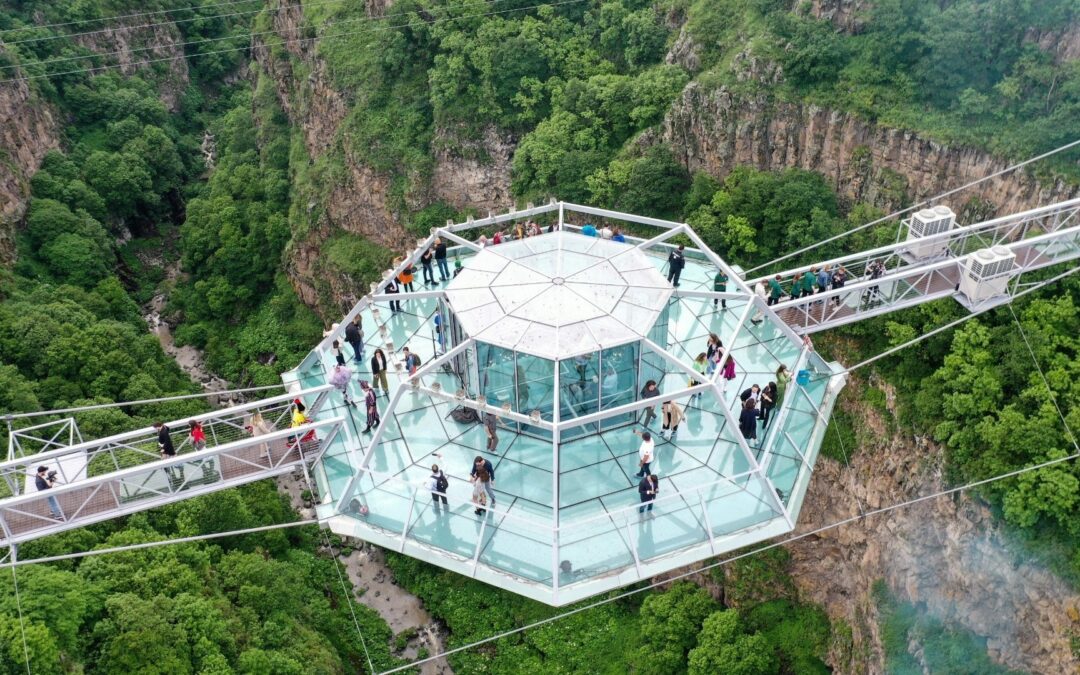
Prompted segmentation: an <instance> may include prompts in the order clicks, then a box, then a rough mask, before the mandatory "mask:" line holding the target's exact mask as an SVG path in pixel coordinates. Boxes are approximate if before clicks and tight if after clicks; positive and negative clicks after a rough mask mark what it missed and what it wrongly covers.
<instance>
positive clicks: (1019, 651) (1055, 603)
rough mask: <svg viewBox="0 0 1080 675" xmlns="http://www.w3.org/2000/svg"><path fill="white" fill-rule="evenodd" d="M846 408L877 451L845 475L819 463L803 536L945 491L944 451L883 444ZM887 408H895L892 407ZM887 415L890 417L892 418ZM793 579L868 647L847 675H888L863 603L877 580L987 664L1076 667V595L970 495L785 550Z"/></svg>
mask: <svg viewBox="0 0 1080 675" xmlns="http://www.w3.org/2000/svg"><path fill="white" fill-rule="evenodd" d="M861 386H863V385H861V384H860V383H859V382H852V383H851V384H849V386H848V389H846V390H845V393H844V395H843V396H842V398H841V401H842V405H844V406H845V407H848V408H849V409H850V410H852V412H853V413H854V414H855V415H856V417H857V419H858V420H859V422H860V424H864V425H867V426H868V428H869V429H871V430H872V431H873V433H872V434H868V436H869V437H872V438H877V439H880V440H879V441H878V442H877V443H876V444H875V445H874V446H873V447H863V448H860V449H859V451H858V452H857V453H855V454H854V456H853V457H852V460H851V464H850V465H849V466H847V467H842V466H841V465H839V464H838V463H836V462H832V461H829V460H824V459H823V460H819V462H818V463H817V465H816V467H815V472H814V478H813V480H812V482H811V484H810V489H809V491H808V492H807V497H806V501H805V503H804V504H803V509H802V513H801V514H800V517H799V527H798V532H808V531H812V530H815V529H817V528H819V527H821V526H823V525H826V524H829V523H833V522H836V521H839V520H842V519H845V518H850V517H852V516H855V515H858V514H859V513H860V511H870V510H874V509H878V508H882V507H886V506H890V505H893V504H898V503H900V502H903V501H907V500H910V499H914V498H916V497H920V496H923V495H929V494H933V493H936V492H938V491H940V490H942V489H945V488H946V487H948V486H947V485H946V484H945V481H944V479H943V476H942V470H941V469H942V452H943V450H942V448H940V447H938V446H937V445H935V444H934V443H932V442H929V441H927V440H926V439H918V438H912V437H911V436H910V435H906V434H900V433H898V434H895V435H893V434H890V432H889V431H888V429H887V426H886V424H885V420H884V419H883V418H882V416H881V414H880V413H879V412H877V411H875V410H872V409H864V408H863V407H862V406H855V405H854V404H852V403H850V402H851V401H856V400H857V399H858V389H859V388H860V387H861ZM890 402H891V396H890ZM891 412H892V411H890V414H891ZM789 550H790V552H791V571H792V573H793V575H794V577H795V581H796V584H797V585H798V586H799V588H800V591H801V592H802V593H803V594H804V596H805V597H806V598H807V599H809V600H811V601H813V602H816V603H819V604H821V605H823V606H824V607H825V608H826V610H827V611H828V612H829V614H830V615H831V616H833V617H840V618H843V619H845V620H846V621H847V622H848V623H849V625H851V626H852V630H853V633H854V641H855V643H856V644H862V645H864V646H867V647H870V649H866V650H863V652H864V654H865V657H864V658H859V659H856V660H855V661H856V662H855V663H852V664H851V665H850V666H849V669H848V670H847V671H846V672H850V673H851V674H852V675H855V674H856V673H859V674H861V673H884V672H885V670H884V661H883V655H882V653H881V649H880V639H879V636H878V635H877V630H878V626H877V624H876V608H875V607H874V603H873V600H872V599H871V595H870V591H871V587H872V585H873V584H874V582H875V581H876V580H878V579H883V580H884V581H885V583H886V584H887V585H888V586H889V588H890V589H891V590H892V591H893V592H894V593H896V594H897V595H898V596H899V597H900V598H902V599H904V600H907V601H909V602H912V603H915V604H917V605H920V606H921V607H923V608H925V610H926V611H928V612H930V613H931V614H933V615H934V616H937V617H938V618H941V619H943V620H945V621H950V622H956V623H958V624H960V625H963V626H964V627H966V628H968V629H969V630H971V631H973V632H975V633H976V634H978V635H980V636H982V637H984V638H986V641H987V651H988V653H989V655H990V657H991V658H993V659H994V660H996V661H999V662H1001V663H1002V664H1004V665H1006V666H1008V667H1010V668H1014V669H1022V670H1025V671H1029V672H1033V673H1047V674H1052V673H1075V672H1077V670H1078V669H1080V661H1078V660H1077V658H1076V656H1075V655H1074V654H1073V652H1072V650H1071V649H1070V636H1072V635H1075V634H1077V632H1078V631H1080V623H1078V622H1077V620H1074V619H1073V618H1072V617H1077V619H1080V614H1077V608H1078V607H1080V595H1077V594H1076V593H1075V592H1073V591H1072V590H1070V589H1069V588H1068V587H1067V586H1066V585H1065V584H1064V583H1063V582H1062V581H1061V580H1060V579H1058V578H1057V577H1056V576H1054V575H1053V574H1052V573H1050V572H1048V571H1047V570H1045V569H1042V568H1041V567H1039V566H1038V565H1037V564H1034V563H1032V562H1030V561H1028V560H1025V556H1024V554H1023V552H1022V551H1020V550H1018V549H1017V548H1016V547H1015V546H1014V545H1011V544H1010V542H1009V541H1008V539H1007V538H1006V537H1005V535H1004V534H1003V532H1002V530H1001V528H1000V526H999V525H998V524H997V521H996V519H995V517H994V516H993V515H992V514H991V512H990V510H989V509H988V508H987V507H986V506H985V505H984V504H983V503H981V502H980V501H978V500H977V499H975V498H973V497H972V496H970V495H969V494H958V495H950V496H945V497H938V498H935V499H930V500H926V501H924V502H920V503H918V504H914V505H911V506H907V507H904V508H902V509H896V510H892V511H889V512H886V513H882V514H879V515H874V516H870V517H868V518H866V519H864V520H861V521H858V522H856V523H853V524H850V525H845V526H842V527H838V528H835V529H831V530H827V531H825V532H822V533H820V534H816V535H813V536H811V537H807V538H806V539H803V540H800V541H798V542H795V543H793V544H791V545H789Z"/></svg>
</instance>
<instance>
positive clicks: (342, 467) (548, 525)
mask: <svg viewBox="0 0 1080 675" xmlns="http://www.w3.org/2000/svg"><path fill="white" fill-rule="evenodd" d="M527 219H533V220H535V221H538V222H540V223H541V225H542V226H543V231H544V233H543V234H539V235H537V236H533V237H526V238H524V239H521V240H518V241H510V242H504V243H500V244H498V245H494V246H492V245H487V246H484V247H481V246H479V245H478V244H476V243H474V242H472V241H470V240H469V239H466V238H465V236H466V235H468V236H476V235H477V233H478V232H479V231H486V232H489V233H490V232H491V231H492V230H493V229H503V228H507V227H510V224H511V223H513V222H514V221H524V220H527ZM587 222H589V223H594V224H596V227H600V226H601V224H607V225H611V226H614V225H622V226H623V227H627V228H628V229H630V230H631V231H633V232H634V233H635V234H638V235H644V236H646V237H648V236H651V235H655V236H652V238H641V237H631V236H625V242H618V241H613V240H610V239H605V238H603V237H601V236H597V237H592V236H588V235H586V234H582V233H581V231H580V230H581V226H582V225H584V224H585V223H587ZM470 231H473V232H472V233H471V234H470ZM436 238H439V239H441V241H442V242H443V243H445V244H448V259H449V262H450V264H449V265H448V267H450V268H451V269H453V267H454V261H460V262H461V272H460V273H459V274H458V276H456V277H453V278H452V279H449V280H447V281H442V280H440V274H439V269H438V267H437V266H436V267H435V268H434V274H435V279H436V284H435V285H431V286H425V285H423V284H422V283H421V278H420V275H419V272H420V266H419V263H414V264H415V266H416V271H417V280H416V282H415V286H416V287H417V289H418V290H417V291H416V292H414V293H408V292H403V293H400V294H396V295H394V294H387V293H385V292H384V290H385V287H386V285H387V282H388V281H389V280H390V278H392V277H396V276H397V275H398V273H400V272H401V270H402V269H403V268H404V266H405V265H406V264H407V261H406V262H405V263H402V265H401V266H399V268H398V269H395V270H388V271H387V273H386V274H385V275H384V278H383V280H382V282H380V283H378V284H373V285H372V288H371V294H370V295H367V296H365V297H364V298H363V299H362V300H361V301H360V303H358V304H357V305H356V307H354V308H353V310H352V311H351V312H350V313H349V314H348V315H347V316H346V317H345V318H344V320H343V321H342V323H341V324H340V325H339V326H337V327H336V328H335V330H334V332H333V333H332V334H331V335H329V336H328V337H327V338H325V339H324V341H323V342H322V343H320V345H319V346H318V347H317V348H316V349H315V350H313V351H312V352H311V353H310V354H309V355H308V357H307V358H305V359H304V361H303V362H302V363H301V364H300V366H299V367H298V368H296V369H295V370H293V371H290V372H289V373H286V374H285V380H286V382H287V383H288V384H289V385H290V386H291V387H292V388H293V389H294V390H295V391H300V390H308V389H312V388H316V387H321V386H324V385H325V384H326V383H327V382H328V381H329V378H330V374H331V373H332V372H333V370H334V367H335V365H336V364H335V356H334V355H333V354H332V352H331V345H332V341H333V340H335V339H337V340H339V341H340V343H341V345H342V346H341V349H342V352H343V353H344V355H345V357H346V359H347V362H348V364H349V367H350V369H351V370H352V371H353V373H354V374H353V378H352V380H351V381H350V383H349V384H348V385H347V387H348V388H349V395H350V397H351V398H353V399H354V400H357V401H360V402H361V403H359V407H358V408H357V409H349V408H348V407H345V406H342V405H341V403H342V401H341V400H340V399H341V395H342V394H341V392H340V391H338V390H336V391H335V392H333V393H332V394H331V396H332V397H336V400H332V401H331V403H330V405H331V407H332V408H333V409H334V410H335V411H338V412H335V414H341V413H340V411H341V410H343V409H344V410H351V412H349V413H347V414H348V415H351V419H349V420H348V421H347V423H346V424H345V429H344V431H345V433H339V434H338V435H337V436H336V437H335V439H334V441H333V443H332V444H330V445H329V447H327V448H326V449H325V450H324V452H323V454H322V455H321V457H320V459H319V460H318V462H317V463H316V464H315V466H314V467H313V470H312V474H313V479H314V481H315V483H316V486H317V491H318V495H319V505H318V507H317V510H318V514H319V517H320V519H322V520H323V521H324V522H325V523H327V524H328V526H329V527H330V528H331V529H332V530H334V531H335V532H337V533H339V534H342V535H348V536H352V537H357V538H360V539H363V540H366V541H369V542H373V543H375V544H377V545H380V546H383V547H386V548H389V549H393V550H396V551H401V552H403V553H405V554H407V555H410V556H414V557H417V558H420V559H423V560H425V561H427V562H430V563H433V564H436V565H439V566H441V567H444V568H447V569H450V570H454V571H457V572H459V573H461V574H465V575H468V576H470V577H474V578H477V579H480V580H483V581H485V582H488V583H491V584H494V585H498V586H500V587H502V588H506V589H509V590H512V591H514V592H517V593H519V594H522V595H525V596H528V597H531V598H534V599H537V600H540V601H543V602H546V603H548V604H552V605H563V604H566V603H570V602H574V601H577V600H580V599H582V598H585V597H588V596H591V595H594V594H597V593H601V592H604V591H607V590H610V589H614V588H618V587H622V586H625V585H628V584H631V583H634V582H636V581H639V580H642V579H647V578H649V577H651V576H654V575H656V574H659V573H662V572H666V571H669V570H672V569H675V568H678V567H682V566H685V565H689V564H692V563H695V562H698V561H701V560H704V559H706V558H710V557H712V556H715V555H718V554H720V553H723V552H726V551H730V550H733V549H737V548H740V547H743V546H746V545H749V544H752V543H755V542H759V541H762V540H765V539H768V538H771V537H774V536H777V535H780V534H783V533H786V532H790V531H791V530H793V529H794V526H795V522H796V519H797V518H798V514H799V510H800V508H801V504H802V500H803V496H804V495H805V492H806V490H807V486H808V484H809V481H810V478H811V476H812V473H813V467H814V462H815V460H816V458H817V454H818V449H819V446H820V444H821V439H822V436H823V434H824V432H825V429H826V426H827V423H828V417H829V414H830V412H831V409H832V406H833V403H834V401H835V398H836V395H837V394H838V393H839V391H840V389H841V388H842V386H843V384H844V378H843V375H841V374H839V373H840V370H841V369H840V367H839V366H838V365H836V364H830V363H826V362H824V361H823V360H822V359H821V358H820V357H819V356H818V355H817V354H816V353H814V351H813V350H812V348H810V347H809V345H808V343H806V342H804V340H803V339H802V338H801V337H800V336H798V335H797V334H795V333H794V332H793V331H792V330H791V328H789V327H788V326H787V325H786V324H785V323H784V322H783V321H781V320H780V319H779V318H778V317H777V316H776V315H775V314H774V313H773V312H772V310H771V309H770V308H768V307H766V306H765V303H764V302H763V301H762V299H760V298H758V297H756V296H754V295H753V293H752V292H751V291H750V289H749V288H747V287H746V286H745V284H744V283H743V282H742V280H741V279H740V278H739V275H738V270H736V269H733V268H731V267H730V266H728V265H727V264H726V263H724V261H723V260H721V259H720V258H719V257H717V256H716V254H715V253H713V252H712V251H710V250H708V249H707V248H706V247H705V245H704V244H703V243H702V242H701V240H700V239H699V238H698V237H697V235H696V234H694V233H693V232H692V231H691V230H690V229H689V228H688V227H687V226H686V225H684V224H679V223H669V222H666V221H659V220H655V219H650V218H639V217H636V216H633V215H630V214H621V213H615V212H610V211H603V210H599V209H593V208H590V207H582V206H575V205H570V204H564V203H561V202H553V203H551V204H548V205H545V206H541V207H539V208H530V209H527V210H525V211H518V212H511V213H508V214H504V215H501V216H493V217H489V218H487V219H483V220H477V221H470V222H466V223H460V224H456V225H455V224H449V223H448V225H447V226H446V227H445V228H437V229H436V230H433V232H432V235H431V236H430V237H429V238H428V239H426V240H424V241H422V242H418V247H417V249H415V250H414V251H413V252H411V254H410V255H411V257H412V258H413V259H414V260H415V258H416V257H418V256H419V255H420V253H421V252H422V251H423V250H424V249H426V248H427V247H428V246H430V245H432V244H433V243H434V241H435V239H436ZM672 240H674V241H672ZM678 242H691V243H692V245H687V246H686V247H685V250H684V251H683V254H684V256H685V260H686V264H685V267H684V269H683V270H682V274H681V279H680V280H679V285H678V287H675V286H674V285H673V284H671V283H669V281H668V272H669V267H668V263H667V260H668V257H669V254H670V253H671V252H672V250H674V249H675V248H676V245H677V243H678ZM718 271H723V272H725V273H726V274H727V275H728V277H729V280H728V283H727V288H726V290H725V291H724V292H715V291H714V290H713V289H714V279H715V277H716V274H717V272H718ZM391 300H396V301H400V303H401V310H402V311H400V312H392V311H391V309H390V305H389V302H390V301H391ZM724 305H726V307H725V306H724ZM355 316H359V317H360V322H361V327H362V329H363V331H364V343H365V349H364V358H363V359H362V360H361V361H359V362H354V361H353V360H352V356H353V352H352V349H351V348H350V347H349V346H348V345H347V344H345V342H344V337H343V334H342V331H343V330H344V327H345V325H346V324H347V322H349V321H352V319H353V317H355ZM436 316H438V317H439V321H438V324H439V326H440V327H439V329H438V330H437V329H436V320H435V317H436ZM710 334H715V335H716V336H718V337H719V338H720V340H721V342H722V345H723V348H722V349H721V350H720V352H719V354H720V364H719V366H717V367H709V368H707V369H706V370H707V372H706V373H701V372H700V371H698V370H697V369H695V364H694V361H695V359H697V358H698V356H699V355H702V354H704V353H705V352H706V345H707V342H708V339H709V336H710ZM440 340H441V341H442V342H440ZM404 347H408V348H409V350H410V351H411V352H413V353H415V354H418V355H419V356H420V359H421V362H422V365H421V366H420V367H419V369H418V370H417V371H416V372H415V374H413V375H410V374H409V372H408V370H407V369H406V367H405V365H404V363H403V352H402V350H403V348H404ZM376 349H381V350H382V351H383V353H384V354H385V357H386V361H387V364H388V368H387V370H388V372H387V375H388V380H389V385H390V386H389V389H390V391H389V395H388V396H387V395H385V394H384V393H383V392H382V391H381V390H377V391H379V398H378V406H379V410H380V413H381V416H382V424H381V425H380V426H379V427H376V428H374V429H373V430H372V431H371V432H368V433H364V427H365V426H366V423H365V412H364V406H363V403H362V401H363V395H362V392H361V390H360V387H359V381H361V380H366V381H368V382H372V380H373V377H372V373H371V362H370V361H371V357H372V355H373V354H374V352H375V350H376ZM729 359H731V360H733V361H734V366H735V367H734V377H733V378H731V379H728V378H726V377H724V376H723V375H724V370H725V367H724V366H725V364H726V362H727V361H728V360H729ZM781 365H783V366H786V368H787V369H788V371H790V373H791V374H792V379H791V380H790V382H788V383H787V385H786V387H785V388H784V392H783V396H782V399H781V400H780V401H778V403H777V406H776V408H775V409H774V410H772V414H771V416H770V420H769V423H768V426H767V427H766V426H764V425H763V423H762V422H758V423H757V427H756V431H755V435H756V438H751V439H746V438H744V434H743V433H741V432H740V428H739V424H738V420H739V415H740V412H741V408H742V406H743V402H742V400H741V397H740V394H741V393H742V392H743V391H744V390H746V389H748V388H749V387H751V385H754V384H757V385H759V386H760V387H762V388H764V387H765V385H767V384H768V383H770V382H776V381H777V370H778V368H779V367H780V366H781ZM727 370H728V371H729V372H728V374H730V369H727ZM649 380H652V381H655V382H656V383H657V385H658V389H659V392H660V394H659V396H657V397H655V398H643V397H642V390H643V389H644V387H645V384H646V382H648V381H649ZM669 401H670V402H673V403H674V404H676V405H678V406H679V407H680V408H681V409H682V410H683V412H684V415H685V419H683V420H682V422H681V424H680V425H679V426H678V430H677V432H676V433H675V434H674V435H673V436H671V437H670V438H668V437H667V436H666V435H662V434H661V427H662V422H663V419H664V418H663V415H662V411H661V405H662V404H663V403H665V402H669ZM648 408H652V409H654V410H655V413H656V418H655V420H653V421H651V423H650V426H649V427H646V426H645V425H644V421H645V418H646V417H647V412H646V409H648ZM463 410H468V411H472V412H474V413H475V414H476V416H477V417H478V418H479V419H481V420H483V419H485V418H486V416H487V415H494V416H496V418H497V420H498V424H497V426H496V437H497V444H496V445H495V447H494V448H493V449H491V450H489V449H488V447H489V444H488V436H487V432H486V431H485V426H484V424H483V423H481V422H478V421H476V420H470V421H458V420H459V419H463V417H464V416H463V415H461V414H460V411H463ZM455 411H458V412H459V414H454V413H455ZM635 431H637V432H643V431H649V432H650V433H651V434H652V436H653V438H654V440H655V451H654V454H655V461H654V462H653V463H652V465H651V470H652V472H653V473H654V474H656V475H657V476H658V492H657V495H656V498H655V500H654V501H653V502H652V510H651V511H646V512H645V513H640V512H639V509H640V507H641V501H640V497H639V490H638V486H639V482H640V479H639V478H638V477H637V476H636V474H637V473H638V471H639V463H638V449H639V446H640V444H641V437H639V436H638V435H637V434H635V433H634V432H635ZM477 457H482V458H484V459H485V460H487V461H489V462H490V463H491V465H492V466H493V468H494V481H493V483H492V488H493V490H494V494H495V500H494V501H493V502H492V503H489V504H487V505H486V510H485V512H484V513H483V514H482V515H477V514H476V513H475V511H476V508H477V505H476V504H474V503H473V485H472V483H471V482H470V472H471V470H472V467H473V463H474V459H475V458H477ZM433 464H437V465H438V466H439V468H440V469H441V470H442V471H443V472H445V475H446V476H447V478H448V480H449V487H448V488H447V490H446V495H445V496H446V498H447V501H448V504H447V505H446V506H442V507H437V505H436V503H435V500H434V499H433V496H432V494H431V486H430V483H429V481H430V476H431V473H432V472H431V467H432V465H433Z"/></svg>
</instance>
